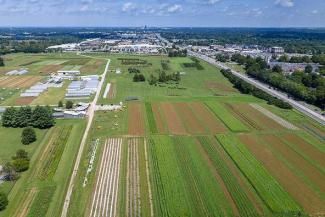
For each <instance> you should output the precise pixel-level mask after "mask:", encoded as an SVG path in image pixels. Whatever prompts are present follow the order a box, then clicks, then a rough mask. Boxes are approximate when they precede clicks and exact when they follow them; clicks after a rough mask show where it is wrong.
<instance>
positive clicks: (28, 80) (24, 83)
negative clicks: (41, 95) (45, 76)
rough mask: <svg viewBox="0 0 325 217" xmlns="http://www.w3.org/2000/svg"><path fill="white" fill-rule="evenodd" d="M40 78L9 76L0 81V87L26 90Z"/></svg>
mask: <svg viewBox="0 0 325 217" xmlns="http://www.w3.org/2000/svg"><path fill="white" fill-rule="evenodd" d="M41 79H42V77H40V76H10V77H7V79H5V80H1V81H0V87H4V88H28V87H30V86H32V85H33V84H35V83H36V82H38V81H40V80H41Z"/></svg>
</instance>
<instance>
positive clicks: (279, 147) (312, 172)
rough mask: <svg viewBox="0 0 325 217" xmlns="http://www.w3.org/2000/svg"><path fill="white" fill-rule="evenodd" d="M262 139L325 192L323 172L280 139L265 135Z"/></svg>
mask: <svg viewBox="0 0 325 217" xmlns="http://www.w3.org/2000/svg"><path fill="white" fill-rule="evenodd" d="M262 138H263V140H264V141H265V142H267V143H268V144H269V145H271V146H272V148H273V149H274V150H275V151H276V152H277V153H279V154H281V155H282V156H283V157H284V158H285V159H286V160H287V161H288V162H289V163H291V164H292V165H293V166H294V167H296V168H297V169H298V170H300V171H301V172H302V173H303V174H304V175H305V176H306V177H308V178H309V179H310V180H311V181H312V182H313V183H314V184H316V185H317V186H318V187H319V188H320V190H321V191H322V192H325V182H324V180H325V175H324V174H323V173H322V172H321V171H319V170H318V169H317V168H316V167H314V166H313V165H312V164H311V163H309V162H308V161H306V160H305V159H304V158H303V157H301V156H300V155H299V154H297V153H296V152H295V151H294V150H292V149H291V148H290V147H288V146H287V145H286V144H284V143H283V142H282V141H281V140H280V139H279V138H278V137H276V136H274V135H264V136H262Z"/></svg>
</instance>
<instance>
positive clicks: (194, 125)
mask: <svg viewBox="0 0 325 217" xmlns="http://www.w3.org/2000/svg"><path fill="white" fill-rule="evenodd" d="M174 107H175V109H176V110H177V111H178V114H179V115H180V116H181V119H182V120H183V123H184V125H185V127H186V129H187V130H188V132H189V133H191V134H202V133H205V129H204V126H203V125H202V124H201V123H200V121H199V120H198V119H197V118H196V116H195V114H194V113H193V112H192V110H191V108H190V107H189V105H188V104H187V103H183V102H181V103H175V104H174Z"/></svg>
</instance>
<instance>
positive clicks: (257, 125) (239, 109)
mask: <svg viewBox="0 0 325 217" xmlns="http://www.w3.org/2000/svg"><path fill="white" fill-rule="evenodd" d="M226 108H227V109H228V110H230V111H232V112H233V113H234V114H235V116H237V117H238V119H240V120H242V121H243V122H244V123H246V124H247V125H248V126H250V127H251V128H253V129H255V130H264V131H265V130H278V131H280V130H283V129H284V128H283V125H285V126H286V127H287V128H289V129H296V128H294V127H293V126H291V125H290V124H289V123H287V124H284V122H283V125H282V124H281V125H280V124H279V123H278V122H275V121H274V120H273V119H271V118H269V117H268V116H266V115H264V114H263V113H262V112H260V111H259V110H258V111H256V109H254V108H253V107H252V106H250V105H249V104H229V103H227V104H226ZM262 111H263V112H265V113H266V112H269V111H267V110H262ZM269 113H270V112H269ZM269 113H267V114H269ZM272 115H273V114H272V113H271V114H270V115H269V116H272ZM281 123H282V122H281Z"/></svg>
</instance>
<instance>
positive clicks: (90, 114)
mask: <svg viewBox="0 0 325 217" xmlns="http://www.w3.org/2000/svg"><path fill="white" fill-rule="evenodd" d="M83 56H85V55H83ZM90 58H94V57H90ZM106 60H107V64H106V67H105V71H104V73H103V74H102V76H101V77H102V78H101V81H100V83H99V86H98V89H97V93H96V96H95V98H94V100H93V101H92V102H91V104H90V107H89V109H88V113H87V116H88V123H87V127H86V130H85V132H84V135H83V137H82V140H81V143H80V147H79V151H78V156H77V159H76V162H75V165H74V168H73V172H72V175H71V178H70V183H69V187H68V190H67V194H66V197H65V200H64V204H63V208H62V213H61V217H67V214H68V208H69V205H70V199H71V195H72V190H73V186H74V183H75V179H76V176H77V173H78V169H79V165H80V161H81V156H82V153H83V150H84V147H85V144H86V141H87V137H88V133H89V131H90V127H91V124H92V122H93V119H94V115H95V109H96V104H97V101H98V98H99V96H100V92H101V89H102V86H103V84H104V81H105V78H106V74H107V72H108V68H109V64H110V62H111V60H110V59H106Z"/></svg>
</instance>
